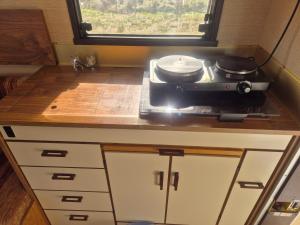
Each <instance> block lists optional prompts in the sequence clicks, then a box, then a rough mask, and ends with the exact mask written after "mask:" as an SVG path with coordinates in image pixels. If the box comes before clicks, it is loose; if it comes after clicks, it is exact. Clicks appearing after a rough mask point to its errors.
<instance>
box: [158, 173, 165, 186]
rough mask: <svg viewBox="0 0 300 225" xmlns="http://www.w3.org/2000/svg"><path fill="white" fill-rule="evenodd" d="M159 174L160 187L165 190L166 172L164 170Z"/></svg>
mask: <svg viewBox="0 0 300 225" xmlns="http://www.w3.org/2000/svg"><path fill="white" fill-rule="evenodd" d="M158 176H159V189H160V190H163V189H164V172H163V171H160V172H158Z"/></svg>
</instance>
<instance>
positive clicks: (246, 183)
mask: <svg viewBox="0 0 300 225" xmlns="http://www.w3.org/2000/svg"><path fill="white" fill-rule="evenodd" d="M238 184H239V185H240V187H241V188H247V189H264V185H263V183H261V182H250V181H238Z"/></svg>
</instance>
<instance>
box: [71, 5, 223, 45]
mask: <svg viewBox="0 0 300 225" xmlns="http://www.w3.org/2000/svg"><path fill="white" fill-rule="evenodd" d="M66 1H67V6H68V11H69V16H70V20H71V24H72V29H73V34H74V38H73V42H74V44H76V45H127V46H210V47H215V46H217V45H218V41H217V35H218V30H219V23H220V20H221V15H222V10H223V5H224V0H211V1H212V2H211V12H210V13H209V15H210V20H211V22H210V24H208V25H207V32H206V34H205V36H200V35H131V34H116V35H114V34H113V35H110V34H101V35H92V34H88V35H83V34H82V33H83V32H82V31H81V23H82V16H81V11H80V5H79V0H66Z"/></svg>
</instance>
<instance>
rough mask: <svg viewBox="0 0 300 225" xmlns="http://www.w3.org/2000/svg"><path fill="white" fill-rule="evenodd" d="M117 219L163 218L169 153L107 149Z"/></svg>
mask: <svg viewBox="0 0 300 225" xmlns="http://www.w3.org/2000/svg"><path fill="white" fill-rule="evenodd" d="M105 157H106V162H107V169H108V174H109V180H110V185H111V191H112V197H113V202H114V208H115V212H116V218H117V221H134V220H146V221H152V222H155V223H163V222H164V214H165V207H166V193H167V177H168V166H169V157H167V156H159V155H158V154H152V153H120V152H119V153H118V152H106V153H105Z"/></svg>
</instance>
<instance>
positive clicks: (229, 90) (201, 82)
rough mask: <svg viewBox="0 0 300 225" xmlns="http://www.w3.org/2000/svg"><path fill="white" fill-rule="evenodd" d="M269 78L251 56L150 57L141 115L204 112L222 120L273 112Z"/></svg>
mask: <svg viewBox="0 0 300 225" xmlns="http://www.w3.org/2000/svg"><path fill="white" fill-rule="evenodd" d="M270 82H271V80H270V79H269V78H268V77H267V76H266V75H265V74H264V72H263V71H262V70H261V69H259V68H258V67H257V65H256V63H255V60H253V59H252V58H240V57H220V58H219V59H218V60H217V61H216V62H214V63H212V62H210V61H206V60H202V59H196V58H193V57H190V56H181V55H172V56H166V57H163V58H161V59H158V60H157V59H154V60H151V61H150V71H149V72H145V74H144V80H143V89H142V98H141V104H140V116H141V117H147V116H153V115H161V114H168V115H173V116H181V117H182V116H187V115H207V116H218V117H219V118H220V119H221V120H234V121H236V120H238V121H240V120H243V119H244V118H245V117H247V116H256V117H257V116H258V117H267V116H276V115H278V112H277V111H276V110H275V108H274V107H273V106H272V104H271V103H270V102H269V101H268V99H267V98H266V96H265V94H264V92H265V91H267V90H268V88H269V85H270Z"/></svg>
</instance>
